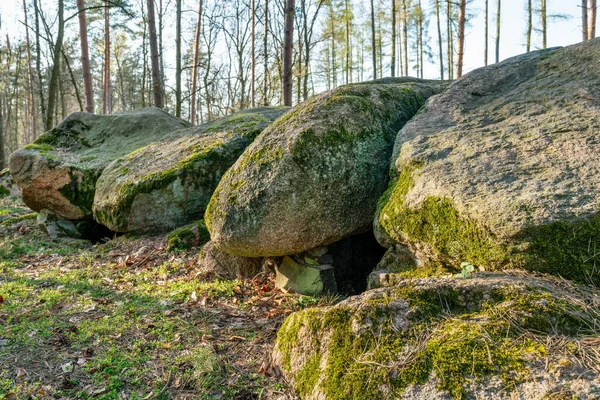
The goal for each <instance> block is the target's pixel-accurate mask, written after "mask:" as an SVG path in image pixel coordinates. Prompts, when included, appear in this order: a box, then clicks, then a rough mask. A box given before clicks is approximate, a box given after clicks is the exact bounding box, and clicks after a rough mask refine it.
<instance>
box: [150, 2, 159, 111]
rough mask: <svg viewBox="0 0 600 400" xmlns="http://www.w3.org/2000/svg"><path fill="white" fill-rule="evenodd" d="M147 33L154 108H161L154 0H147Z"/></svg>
mask: <svg viewBox="0 0 600 400" xmlns="http://www.w3.org/2000/svg"><path fill="white" fill-rule="evenodd" d="M148 32H149V34H150V57H151V59H152V91H153V93H154V107H158V108H162V107H163V104H162V84H161V81H160V64H159V60H158V43H157V38H156V20H155V14H154V0H148Z"/></svg>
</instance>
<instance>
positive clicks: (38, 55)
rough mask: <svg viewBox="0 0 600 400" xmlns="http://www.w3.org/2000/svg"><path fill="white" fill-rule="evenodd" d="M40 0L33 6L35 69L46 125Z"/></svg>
mask: <svg viewBox="0 0 600 400" xmlns="http://www.w3.org/2000/svg"><path fill="white" fill-rule="evenodd" d="M38 1H39V0H33V8H34V11H35V70H36V73H37V89H38V96H39V98H40V110H41V112H42V122H43V125H44V128H45V127H46V101H45V99H44V86H43V81H42V48H41V45H40V40H41V36H40V7H39V3H38Z"/></svg>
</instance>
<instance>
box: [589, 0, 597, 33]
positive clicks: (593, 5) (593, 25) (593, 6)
mask: <svg viewBox="0 0 600 400" xmlns="http://www.w3.org/2000/svg"><path fill="white" fill-rule="evenodd" d="M596 11H597V7H596V0H590V12H589V19H590V24H589V26H588V38H589V39H593V38H595V37H596Z"/></svg>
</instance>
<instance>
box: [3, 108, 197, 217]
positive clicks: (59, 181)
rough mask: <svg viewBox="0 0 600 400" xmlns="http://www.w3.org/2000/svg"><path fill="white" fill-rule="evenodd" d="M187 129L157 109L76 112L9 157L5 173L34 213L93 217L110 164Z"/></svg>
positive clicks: (183, 123)
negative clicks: (99, 187)
mask: <svg viewBox="0 0 600 400" xmlns="http://www.w3.org/2000/svg"><path fill="white" fill-rule="evenodd" d="M188 126H190V124H189V123H187V122H185V121H183V120H181V119H179V118H175V117H173V116H171V115H169V114H168V113H167V112H166V111H163V110H160V109H158V108H145V109H142V110H139V111H132V112H123V113H117V114H111V115H96V114H89V113H85V112H77V113H73V114H71V115H69V116H68V117H67V118H66V119H65V120H64V121H62V122H61V123H60V124H58V126H56V128H54V129H52V130H51V131H49V132H46V133H45V134H43V135H42V136H40V137H39V138H38V139H37V140H36V141H35V142H34V143H33V144H30V145H27V146H25V147H24V148H22V149H20V150H18V151H16V152H15V153H13V154H12V155H11V156H10V161H9V167H10V172H11V174H12V176H13V178H14V179H15V181H16V183H17V184H18V185H19V187H20V188H21V190H22V192H23V201H24V202H25V204H27V206H28V207H30V208H31V209H33V210H35V211H40V210H42V209H48V210H50V211H52V212H54V213H56V214H58V215H60V216H62V217H64V218H67V219H70V220H83V219H90V218H91V217H92V204H93V200H94V193H95V191H96V181H97V179H98V177H99V176H100V173H101V172H102V170H103V169H104V168H105V167H106V166H107V165H108V164H109V163H110V162H112V161H113V160H114V159H116V158H118V157H121V156H123V155H125V154H128V153H130V152H132V151H134V150H136V149H138V148H140V147H144V146H146V145H148V144H149V143H151V142H155V141H157V140H160V139H162V138H164V137H165V136H166V135H167V134H168V133H170V132H173V131H175V130H178V129H182V128H186V127H188Z"/></svg>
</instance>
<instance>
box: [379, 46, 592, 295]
mask: <svg viewBox="0 0 600 400" xmlns="http://www.w3.org/2000/svg"><path fill="white" fill-rule="evenodd" d="M599 59H600V40H592V41H589V42H585V43H582V44H578V45H575V46H570V47H566V48H560V49H550V50H545V51H538V52H532V53H529V54H526V55H522V56H518V57H515V58H512V59H509V60H506V61H504V62H502V63H499V64H496V65H493V66H489V67H486V68H481V69H478V70H476V71H473V72H471V73H469V74H467V75H465V76H464V77H463V78H462V79H460V80H459V81H457V82H455V83H454V84H453V85H452V86H451V87H450V88H449V89H448V90H447V91H446V92H444V93H442V94H440V95H438V96H435V97H432V98H431V99H430V100H429V102H428V104H427V105H426V107H425V109H424V110H423V112H421V113H419V115H417V116H416V117H415V118H414V119H412V120H411V121H410V122H409V123H408V124H406V125H405V126H404V128H403V129H402V130H401V131H400V132H399V134H398V137H397V139H396V143H395V146H394V155H393V159H394V160H396V161H395V169H394V172H393V175H394V176H393V178H394V180H393V181H392V183H391V184H390V188H389V190H388V191H387V192H386V193H385V195H384V196H383V197H382V199H381V200H380V203H379V210H380V212H379V213H378V215H377V216H376V218H375V231H376V233H377V235H378V240H380V243H382V244H384V245H385V246H390V245H391V244H393V243H403V244H405V245H407V246H408V247H409V248H410V250H411V252H412V253H413V254H414V255H415V257H416V259H417V262H418V263H419V264H420V265H424V264H427V263H428V262H430V261H435V262H442V263H444V264H446V265H450V266H454V267H457V266H458V265H459V264H460V263H461V262H463V261H466V262H470V263H472V264H475V265H477V266H482V267H485V268H486V269H488V270H489V269H500V268H503V267H518V268H527V269H530V270H534V271H543V272H549V273H553V274H559V275H562V276H564V277H569V278H572V279H577V280H579V281H586V282H594V283H596V284H600V270H598V269H597V267H596V264H597V263H598V257H597V256H598V254H599V253H598V249H600V216H599V214H598V211H599V209H600V203H599V201H600V192H599V191H598V188H599V187H600V157H599V156H598V155H599V154H600V135H599V133H600V69H598V68H597V64H598V60H599Z"/></svg>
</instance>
